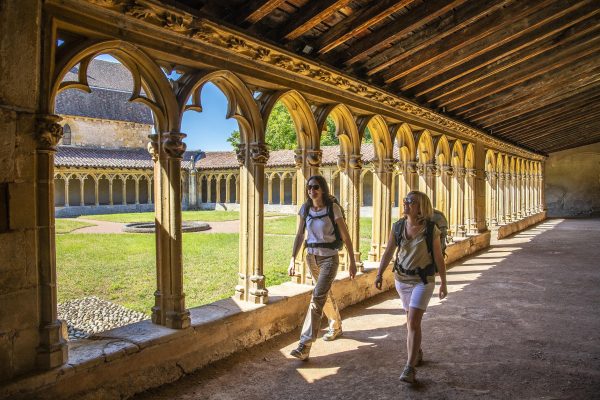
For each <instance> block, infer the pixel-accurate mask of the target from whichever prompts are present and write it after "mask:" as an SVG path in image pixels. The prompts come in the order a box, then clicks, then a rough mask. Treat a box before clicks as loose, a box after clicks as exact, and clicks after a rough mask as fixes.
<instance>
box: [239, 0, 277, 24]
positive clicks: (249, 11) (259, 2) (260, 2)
mask: <svg viewBox="0 0 600 400" xmlns="http://www.w3.org/2000/svg"><path fill="white" fill-rule="evenodd" d="M282 3H285V0H253V1H250V2H249V3H248V4H247V5H246V6H244V8H242V10H241V11H240V13H239V14H238V15H237V16H236V17H235V20H237V21H240V22H241V21H243V22H250V23H252V24H255V23H257V22H258V21H260V20H261V19H263V18H264V17H266V16H267V15H269V13H271V12H272V11H273V10H275V9H276V8H277V7H279V6H280V5H281V4H282Z"/></svg>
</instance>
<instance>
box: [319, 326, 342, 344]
mask: <svg viewBox="0 0 600 400" xmlns="http://www.w3.org/2000/svg"><path fill="white" fill-rule="evenodd" d="M340 336H342V328H340V329H334V328H329V329H328V330H327V333H326V334H324V335H323V340H324V341H326V342H331V341H332V340H335V339H337V338H338V337H340Z"/></svg>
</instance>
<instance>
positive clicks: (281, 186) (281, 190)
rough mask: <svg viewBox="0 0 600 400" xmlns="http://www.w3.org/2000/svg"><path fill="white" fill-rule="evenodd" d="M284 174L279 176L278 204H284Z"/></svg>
mask: <svg viewBox="0 0 600 400" xmlns="http://www.w3.org/2000/svg"><path fill="white" fill-rule="evenodd" d="M284 200H285V175H283V176H282V177H281V178H279V204H285V201H284Z"/></svg>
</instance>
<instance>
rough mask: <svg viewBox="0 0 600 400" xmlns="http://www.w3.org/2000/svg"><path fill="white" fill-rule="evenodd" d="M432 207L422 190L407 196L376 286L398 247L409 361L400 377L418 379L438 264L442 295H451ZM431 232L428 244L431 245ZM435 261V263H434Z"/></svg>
mask: <svg viewBox="0 0 600 400" xmlns="http://www.w3.org/2000/svg"><path fill="white" fill-rule="evenodd" d="M432 215H433V207H432V206H431V201H430V200H429V197H427V195H426V194H425V193H423V192H418V191H412V192H410V193H409V194H408V195H407V196H406V198H405V199H404V218H402V219H400V220H399V221H397V222H396V223H394V225H393V227H392V232H391V233H390V237H389V239H388V242H387V243H388V245H387V247H386V249H385V252H384V253H383V255H382V256H381V262H380V265H379V271H378V272H377V277H376V278H375V286H376V287H377V289H380V290H381V282H382V275H383V272H384V271H385V269H386V268H387V266H388V265H389V263H390V261H391V260H392V257H393V255H394V251H395V250H396V249H398V254H397V258H396V261H395V263H394V278H395V283H396V290H397V291H398V294H399V295H400V298H401V299H402V306H403V307H404V309H405V310H406V313H407V321H406V326H407V329H408V334H407V336H406V349H407V353H408V354H407V360H406V366H405V367H404V371H403V372H402V375H400V380H402V381H404V382H408V383H414V382H415V376H416V370H415V367H416V366H417V365H419V364H420V363H421V361H422V360H423V351H422V350H421V320H422V319H423V314H424V313H425V310H426V309H427V304H429V299H431V296H432V295H433V290H434V288H435V273H436V268H435V267H436V266H437V270H438V272H439V275H440V280H441V281H442V282H441V285H440V292H439V298H440V299H443V298H445V297H446V296H447V294H448V289H447V287H446V264H445V263H444V257H443V255H442V246H441V243H440V231H439V229H438V228H437V226H435V224H434V223H433V222H432V221H431V217H432ZM428 233H429V241H430V242H429V244H428V240H427V239H428ZM434 261H435V263H434Z"/></svg>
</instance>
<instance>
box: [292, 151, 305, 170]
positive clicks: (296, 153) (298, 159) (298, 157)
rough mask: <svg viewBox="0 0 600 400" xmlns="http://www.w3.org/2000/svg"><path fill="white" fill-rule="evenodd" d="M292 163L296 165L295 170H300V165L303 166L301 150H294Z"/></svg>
mask: <svg viewBox="0 0 600 400" xmlns="http://www.w3.org/2000/svg"><path fill="white" fill-rule="evenodd" d="M294 163H295V164H296V168H297V169H300V168H302V165H303V157H302V149H296V150H294Z"/></svg>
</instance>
